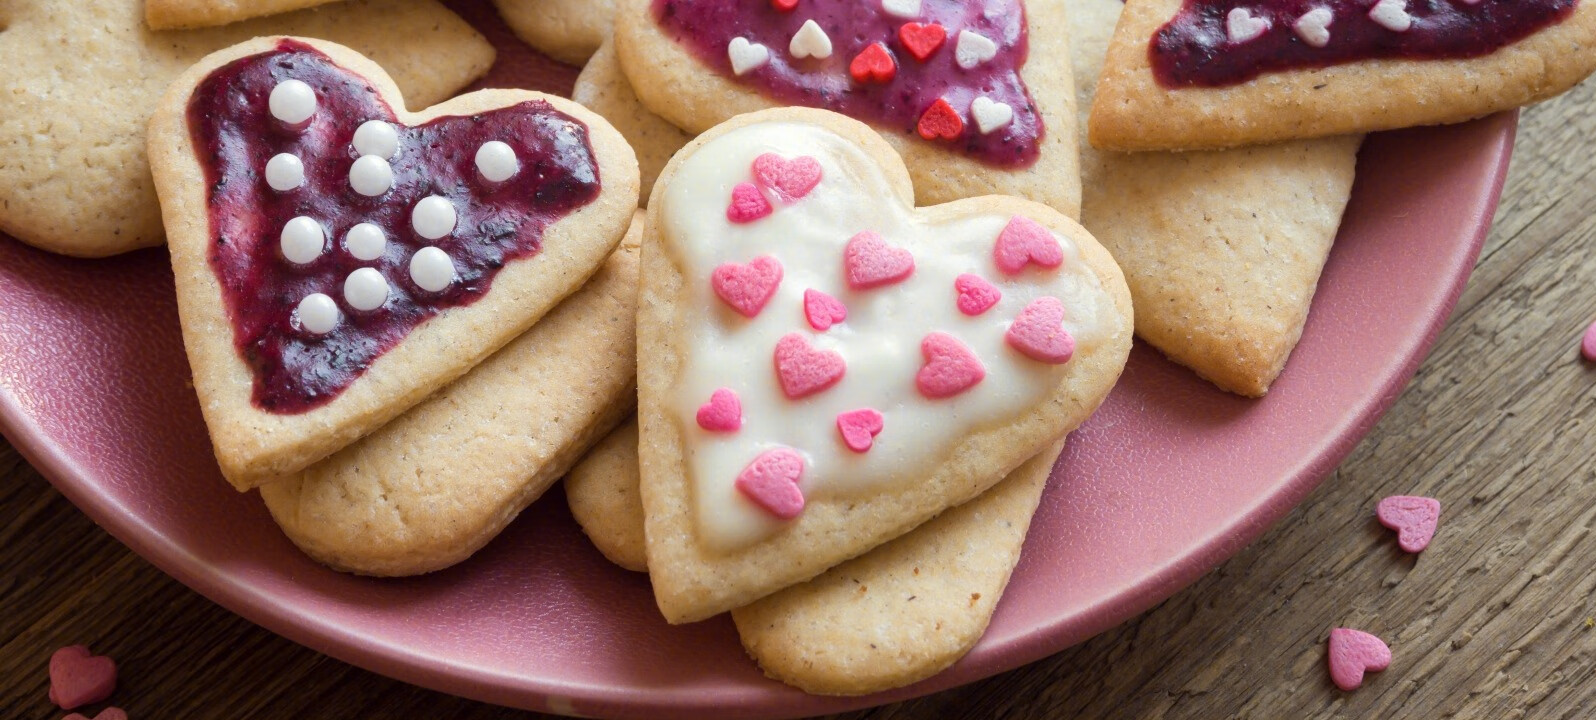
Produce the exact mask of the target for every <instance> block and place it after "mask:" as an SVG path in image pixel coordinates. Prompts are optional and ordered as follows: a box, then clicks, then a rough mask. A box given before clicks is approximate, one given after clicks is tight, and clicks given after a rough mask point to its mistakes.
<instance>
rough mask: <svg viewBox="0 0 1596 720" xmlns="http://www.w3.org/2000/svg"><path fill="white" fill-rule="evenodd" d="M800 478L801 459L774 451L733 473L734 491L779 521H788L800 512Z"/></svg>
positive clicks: (802, 498)
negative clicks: (779, 519) (735, 481)
mask: <svg viewBox="0 0 1596 720" xmlns="http://www.w3.org/2000/svg"><path fill="white" fill-rule="evenodd" d="M803 476H804V458H803V456H802V455H799V454H798V453H797V452H796V451H794V450H789V449H787V448H776V449H774V450H766V451H765V452H763V453H760V455H759V457H757V458H754V461H753V462H751V463H749V464H748V467H745V468H743V471H742V472H740V473H738V474H737V483H736V484H737V490H738V492H741V493H742V494H743V495H744V496H745V497H747V498H748V499H749V500H752V501H753V502H754V504H755V505H758V506H760V507H762V508H764V509H765V511H766V512H769V513H770V514H771V515H775V516H776V517H778V518H781V519H782V520H791V519H793V518H795V517H798V514H799V513H802V512H803V511H804V493H803V491H802V490H799V489H798V481H800V480H802V479H803Z"/></svg>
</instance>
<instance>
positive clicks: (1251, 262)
mask: <svg viewBox="0 0 1596 720" xmlns="http://www.w3.org/2000/svg"><path fill="white" fill-rule="evenodd" d="M324 3H325V4H326V6H325V7H321V8H311V9H301V8H308V6H311V5H321V4H324ZM495 4H496V5H497V6H498V8H499V11H500V13H501V14H502V16H503V18H504V20H505V22H506V23H507V24H509V25H510V27H511V28H512V29H514V31H515V32H516V33H517V34H518V35H520V36H521V37H522V38H523V39H525V40H526V41H527V42H528V43H529V44H532V45H534V46H535V47H538V48H540V49H542V50H543V51H545V52H546V53H548V54H549V55H551V56H553V57H555V58H558V59H560V60H562V61H564V62H568V63H585V68H584V70H583V71H582V74H581V76H580V78H579V79H578V82H577V85H576V89H575V91H574V93H573V95H574V100H573V99H566V98H562V97H556V96H551V95H547V94H544V93H538V92H532V91H526V90H482V91H477V92H472V93H469V94H465V95H460V96H457V97H453V98H452V99H446V98H449V97H450V96H451V95H452V94H453V93H455V92H456V91H458V90H459V89H460V88H461V87H463V86H464V85H465V84H467V83H469V82H470V81H471V80H472V79H474V78H475V77H477V76H479V75H480V74H481V73H482V72H484V71H485V70H486V68H487V67H488V66H489V65H490V64H491V63H492V59H493V53H492V49H491V47H489V46H488V45H487V44H486V43H485V42H484V41H483V40H482V38H481V37H480V36H478V35H477V34H476V33H475V32H474V31H473V30H471V29H470V28H469V26H466V25H465V24H464V23H463V22H461V21H460V20H459V18H457V17H455V16H454V15H452V14H451V13H450V12H449V11H448V10H446V9H444V8H443V7H441V6H438V5H436V4H434V3H433V2H431V0H408V1H404V2H400V1H397V0H350V1H348V2H327V0H319V1H318V0H276V1H275V2H256V3H234V2H205V1H203V0H146V2H145V3H144V4H143V12H142V13H140V11H139V3H137V2H134V1H133V0H93V1H91V2H83V3H78V4H76V5H75V6H74V8H73V9H71V10H66V9H60V8H54V7H51V4H50V3H46V2H44V1H43V0H34V1H33V2H31V3H30V2H28V1H26V0H23V1H21V2H18V3H15V4H14V5H15V7H13V8H10V9H8V10H7V11H5V12H6V13H7V14H9V17H7V18H3V19H5V20H7V21H8V22H9V23H10V24H11V25H12V26H13V27H16V26H18V25H27V26H30V27H32V28H33V31H34V32H33V34H32V35H30V37H43V38H46V39H47V40H48V39H50V38H54V40H50V41H51V42H59V43H61V44H63V45H66V46H73V45H74V44H77V45H83V46H84V48H85V50H86V52H85V53H84V55H85V56H87V57H91V58H92V60H91V62H93V63H95V64H96V68H95V70H96V73H95V77H96V81H98V80H99V78H106V77H110V78H125V79H126V83H127V84H128V85H129V87H130V90H129V91H128V92H126V93H123V94H118V96H117V97H116V98H115V100H114V101H110V100H105V99H102V96H101V94H100V93H99V92H98V88H96V87H94V86H90V85H88V84H87V83H85V84H84V86H83V87H62V86H60V85H59V84H57V85H55V86H52V87H48V88H46V87H44V86H39V87H34V86H33V85H32V83H37V82H43V81H42V80H36V79H35V78H42V77H48V76H51V75H54V74H59V73H54V71H53V69H52V68H50V67H47V66H48V65H49V64H50V63H52V62H79V61H80V60H81V58H77V57H74V58H71V59H69V60H46V59H45V58H42V57H41V56H40V53H38V52H31V53H30V52H28V48H23V47H17V46H15V45H14V44H9V43H13V42H14V38H15V37H16V36H17V35H18V34H17V33H11V34H7V35H4V36H0V60H8V61H10V62H9V64H5V63H0V64H3V65H5V66H7V67H12V68H20V71H19V72H17V73H14V74H15V75H17V76H19V79H15V80H14V81H13V85H14V92H13V95H14V96H16V97H20V98H22V102H23V103H24V104H26V105H28V106H29V107H30V113H28V115H27V117H29V118H34V119H32V120H28V122H49V121H50V120H51V119H52V118H59V117H61V116H63V115H65V114H66V113H67V112H68V111H69V109H76V110H77V111H78V112H81V108H82V105H83V104H84V103H91V102H106V103H108V104H107V105H106V107H105V108H103V112H101V113H99V115H98V121H97V122H94V123H82V124H79V125H75V126H74V129H73V130H72V132H71V133H60V132H52V131H51V128H48V127H44V128H40V127H22V126H19V125H17V124H16V123H19V122H23V121H22V120H20V119H12V118H4V119H5V120H6V122H5V123H4V124H0V133H3V136H0V142H3V143H7V144H9V145H10V146H11V147H12V149H13V150H14V151H15V152H13V156H16V155H18V154H19V153H20V154H21V155H22V159H23V160H24V161H25V162H21V163H14V164H6V165H0V191H3V192H5V193H8V198H9V199H10V200H11V203H12V206H13V210H11V211H8V212H7V213H4V214H0V230H4V231H5V232H8V233H10V234H12V235H15V236H16V237H18V238H20V239H22V240H24V241H25V242H29V243H30V244H34V245H37V246H39V247H41V248H45V249H49V250H54V251H57V252H62V253H66V254H72V255H79V256H87V257H98V256H106V255H112V254H115V253H119V252H123V251H127V250H131V249H134V248H138V247H143V246H148V245H153V244H158V243H159V242H161V241H162V240H163V238H164V240H165V242H166V243H167V244H168V246H169V248H170V254H171V259H172V267H173V271H174V275H175V278H176V289H177V293H178V295H179V297H178V301H179V303H178V305H179V310H180V315H181V321H182V327H183V335H184V342H185V346H186V348H187V351H188V356H189V360H190V364H191V366H192V369H193V374H194V390H195V393H196V394H197V395H198V397H199V400H200V404H201V407H202V410H203V413H204V417H205V420H206V422H207V424H208V426H209V428H210V434H211V438H212V442H213V445H214V449H215V452H216V457H217V461H218V464H219V466H220V468H221V470H222V474H223V475H224V476H225V477H226V478H227V480H228V481H230V482H231V483H232V484H233V485H234V486H236V487H237V488H238V489H239V490H240V491H248V490H254V489H258V490H259V492H260V496H261V497H262V498H263V500H264V501H265V503H266V505H267V507H268V508H269V509H270V511H271V514H272V516H273V517H274V518H275V519H276V520H277V522H278V523H279V524H280V525H281V526H282V528H283V530H284V532H285V533H286V534H287V535H288V537H289V538H291V539H292V540H293V541H294V542H295V543H296V544H297V545H299V547H301V548H302V549H303V550H304V551H305V552H306V553H308V554H309V555H310V556H312V557H314V558H316V559H317V560H319V561H321V562H323V563H325V564H327V565H329V566H331V567H333V568H335V569H338V570H342V571H347V572H353V573H359V574H364V575H372V576H402V575H414V574H420V573H426V572H431V571H434V570H438V569H441V568H444V567H448V566H450V565H453V564H455V563H458V562H460V561H462V560H464V559H465V558H467V557H469V556H470V555H471V554H472V553H474V552H475V551H476V550H478V549H480V548H481V547H482V546H483V545H484V544H486V543H487V542H488V541H489V540H491V539H492V538H493V537H494V536H495V535H496V534H497V533H498V532H499V531H500V530H502V529H503V528H504V527H505V526H506V525H507V524H508V523H509V522H511V521H512V520H513V519H514V518H515V517H516V515H517V514H519V513H520V511H521V510H523V509H524V508H526V507H527V505H529V504H530V503H531V502H533V501H534V500H536V499H537V498H538V497H539V496H541V495H542V494H543V493H544V492H545V491H546V490H547V489H548V488H549V487H550V486H551V485H552V484H553V483H554V482H556V481H558V480H559V479H560V478H561V477H565V478H566V496H567V498H568V500H569V503H570V507H571V510H572V513H573V515H574V516H575V517H576V518H577V520H578V522H579V523H580V524H581V525H582V527H583V528H584V529H585V530H586V532H587V534H588V536H589V537H590V538H591V539H592V540H593V542H594V544H595V545H596V546H598V548H599V549H600V550H601V551H602V552H603V553H604V555H605V556H606V557H608V558H610V559H611V560H613V561H614V562H615V563H616V564H618V565H620V566H622V567H624V568H627V569H629V570H636V571H646V572H648V573H649V577H650V580H651V582H652V586H653V589H654V594H655V598H656V600H657V603H658V606H659V609H660V612H661V615H662V620H663V621H664V622H669V623H687V622H695V621H699V620H703V619H706V618H710V617H714V616H717V615H720V614H722V613H727V612H729V613H730V614H731V616H732V618H733V620H734V621H735V623H736V626H737V630H738V633H739V635H740V636H741V638H742V641H743V644H744V646H745V647H746V648H747V650H748V652H749V654H750V655H751V656H752V657H753V659H754V660H755V661H756V662H758V663H759V664H760V666H761V667H762V668H763V669H764V671H765V672H766V673H767V674H768V675H770V676H771V677H773V678H776V679H778V680H781V681H783V682H786V683H788V684H791V685H794V686H796V687H799V688H801V689H803V690H805V691H808V692H813V693H826V694H862V693H870V692H876V691H880V690H885V689H889V688H893V687H898V686H902V685H906V684H909V683H912V682H915V681H918V680H921V679H924V678H926V677H929V676H931V675H934V674H936V673H938V672H940V671H942V670H943V669H945V668H946V667H948V666H949V665H951V664H952V663H953V662H955V661H956V660H958V659H959V658H960V657H962V656H963V655H964V654H965V653H966V652H968V651H969V649H970V648H971V647H972V646H973V645H974V644H975V643H976V641H977V640H979V639H980V637H981V635H982V633H983V632H984V631H985V628H986V626H987V624H988V621H989V620H990V618H991V616H992V613H993V611H994V609H995V608H996V606H997V604H998V601H999V599H1000V598H1001V597H1002V595H1003V590H1004V588H1005V586H1006V585H1007V583H1008V580H1009V576H1010V574H1011V572H1012V570H1013V568H1014V566H1015V564H1016V563H1017V561H1018V559H1019V556H1020V551H1021V548H1022V546H1023V543H1024V540H1025V536H1026V532H1027V528H1028V527H1029V524H1030V520H1031V516H1032V514H1033V513H1034V511H1035V510H1036V508H1037V506H1038V503H1039V501H1040V499H1041V497H1042V495H1043V493H1044V491H1045V489H1046V487H1047V484H1048V478H1049V476H1050V474H1051V470H1052V468H1053V465H1054V463H1055V461H1056V459H1057V458H1058V456H1059V453H1060V452H1061V449H1062V447H1063V444H1064V441H1065V438H1066V436H1067V435H1068V434H1069V433H1070V432H1071V431H1072V430H1074V429H1075V428H1076V427H1078V426H1079V425H1080V424H1081V423H1083V422H1084V421H1085V420H1086V419H1087V418H1088V417H1089V416H1090V415H1091V414H1092V413H1093V412H1094V411H1095V410H1096V409H1097V407H1098V406H1099V405H1100V404H1101V403H1102V402H1103V400H1104V399H1105V398H1106V397H1107V395H1108V394H1109V392H1110V391H1111V390H1112V388H1113V387H1114V385H1115V383H1116V382H1117V380H1118V378H1119V376H1120V373H1121V371H1122V370H1123V369H1124V367H1125V363H1126V360H1127V357H1128V355H1129V352H1130V349H1131V344H1132V337H1133V335H1138V336H1140V337H1141V338H1143V340H1144V341H1146V342H1147V343H1149V344H1151V345H1153V346H1154V347H1157V348H1158V349H1159V350H1161V351H1162V352H1164V353H1165V354H1166V355H1167V356H1169V357H1170V358H1171V359H1173V360H1175V361H1176V362H1179V363H1181V364H1183V365H1185V366H1187V367H1190V368H1191V369H1192V370H1193V371H1195V372H1197V373H1198V374H1200V375H1201V376H1203V377H1205V378H1207V379H1209V380H1211V381H1212V382H1213V383H1214V384H1215V385H1217V386H1218V387H1219V388H1221V389H1223V390H1226V391H1230V392H1233V393H1237V394H1241V395H1245V396H1252V397H1258V396H1262V395H1264V394H1265V393H1266V392H1267V391H1268V389H1269V387H1270V385H1271V383H1272V382H1273V381H1274V380H1275V378H1276V377H1278V376H1279V374H1280V373H1281V372H1282V371H1283V370H1284V368H1285V367H1286V365H1287V361H1288V358H1289V357H1290V354H1291V352H1292V349H1293V348H1294V347H1295V345H1296V343H1297V340H1298V338H1299V337H1300V335H1301V332H1302V328H1303V324H1304V322H1305V321H1306V318H1307V314H1308V312H1309V307H1310V305H1311V301H1312V298H1313V295H1314V290H1315V287H1316V286H1317V283H1318V278H1319V274H1320V271H1321V270H1322V268H1323V266H1324V263H1325V260H1326V258H1327V256H1328V253H1329V251H1330V247H1331V244H1332V242H1333V240H1334V238H1335V236H1336V233H1337V229H1338V227H1339V223H1340V218H1341V214H1342V211H1343V209H1344V208H1345V206H1346V203H1347V200H1348V198H1349V196H1350V192H1351V186H1352V182H1353V178H1354V174H1355V166H1356V154H1357V151H1358V147H1359V143H1360V140H1361V136H1362V134H1363V133H1366V132H1371V131H1376V130H1384V129H1389V128H1395V127H1404V126H1410V125H1416V124H1433V123H1447V122H1458V121H1462V120H1467V119H1470V118H1473V117H1478V116H1481V115H1483V114H1487V113H1491V112H1495V111H1499V110H1503V109H1507V108H1512V107H1516V106H1518V105H1522V104H1525V103H1529V102H1534V101H1537V100H1540V99H1544V98H1546V97H1550V96H1552V95H1555V94H1557V93H1560V92H1563V91H1565V90H1567V89H1568V88H1569V87H1571V86H1572V85H1573V84H1575V83H1577V82H1579V81H1580V80H1581V79H1583V78H1584V77H1585V76H1586V75H1588V74H1589V73H1590V72H1591V71H1592V69H1593V68H1596V10H1593V9H1592V7H1591V5H1590V4H1589V3H1581V2H1579V0H1436V1H1435V2H1417V1H1416V0H1379V1H1378V2H1370V1H1369V0H1311V1H1310V0H1304V1H1303V2H1271V3H1263V2H1255V3H1253V4H1248V3H1246V2H1242V1H1238V0H1128V2H1123V3H1122V2H1121V0H1045V1H1044V0H1030V1H1029V2H1026V1H1024V0H982V1H981V2H951V1H949V0H862V1H861V0H769V2H764V1H760V2H728V1H726V0H614V2H613V3H610V2H594V1H592V0H581V1H569V2H568V1H566V0H495ZM257 16H258V17H257ZM251 17H254V18H255V19H247V18H251ZM91 24H92V26H95V27H104V28H107V30H108V34H107V36H106V37H105V38H102V39H99V40H98V43H99V46H98V48H97V49H96V50H95V51H94V52H92V53H91V52H87V48H88V47H89V45H87V44H86V43H91V41H92V40H93V39H91V38H86V37H85V33H83V32H79V31H77V30H74V28H81V27H87V26H90V25H91ZM52 57H60V55H52ZM390 73H392V75H390ZM81 75H82V73H74V75H73V76H81ZM68 91H70V92H68ZM410 104H414V105H416V106H418V107H424V108H425V109H421V110H411V109H409V105H410ZM52 108H53V109H54V110H55V112H51V111H52ZM40 136H48V137H52V139H51V140H50V141H49V142H46V143H38V142H32V141H31V140H29V139H28V138H34V137H40ZM130 138H131V139H130ZM83 147H94V148H95V152H98V153H101V154H102V155H103V157H100V158H96V159H94V161H93V162H92V163H91V162H87V161H85V164H86V165H90V166H93V167H111V168H115V173H111V172H107V173H105V174H104V176H96V177H77V175H76V174H74V173H58V172H41V171H40V169H39V168H41V167H54V166H55V165H63V166H65V165H71V164H72V163H73V162H74V159H73V158H71V157H70V153H71V152H77V151H78V150H76V149H77V148H83ZM47 154H48V155H47ZM11 196H14V197H11ZM156 197H158V199H159V202H158V204H157V203H156V202H154V198H156ZM18 207H20V208H23V209H21V210H17V209H15V208H18ZM640 207H641V208H642V209H641V210H639V208H640ZM157 208H158V214H157ZM85 210H87V212H85ZM85 217H86V218H89V219H88V220H85V221H79V220H78V219H81V218H85ZM1133 308H1134V309H1133ZM634 409H635V410H636V415H635V419H634V417H633V411H634ZM374 582H380V581H377V580H374Z"/></svg>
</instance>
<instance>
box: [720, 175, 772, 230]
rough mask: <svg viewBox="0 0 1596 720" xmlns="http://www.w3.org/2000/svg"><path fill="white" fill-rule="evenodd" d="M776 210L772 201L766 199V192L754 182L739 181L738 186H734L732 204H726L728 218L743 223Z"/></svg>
mask: <svg viewBox="0 0 1596 720" xmlns="http://www.w3.org/2000/svg"><path fill="white" fill-rule="evenodd" d="M774 211H775V208H773V207H771V206H770V201H769V200H767V199H765V194H764V193H762V192H760V191H759V188H757V187H754V184H753V183H738V185H737V187H734V188H732V196H731V204H730V205H728V206H726V219H727V220H730V221H732V222H734V223H737V224H739V225H741V224H743V223H751V222H753V221H755V220H758V219H760V218H762V217H765V216H766V215H769V214H770V213H772V212H774Z"/></svg>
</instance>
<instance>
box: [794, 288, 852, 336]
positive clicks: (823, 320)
mask: <svg viewBox="0 0 1596 720" xmlns="http://www.w3.org/2000/svg"><path fill="white" fill-rule="evenodd" d="M804 317H805V318H806V319H808V320H809V327H812V328H814V329H816V330H819V331H821V332H825V331H826V330H829V329H831V326H832V325H836V324H837V323H840V322H842V321H844V320H847V319H848V306H846V305H843V304H842V301H841V300H838V299H836V298H834V297H832V296H830V295H827V294H825V293H823V292H820V291H819V290H815V289H813V288H810V289H808V290H805V291H804Z"/></svg>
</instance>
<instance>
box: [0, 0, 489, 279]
mask: <svg viewBox="0 0 1596 720" xmlns="http://www.w3.org/2000/svg"><path fill="white" fill-rule="evenodd" d="M0 26H3V27H4V28H5V31H4V32H0V84H3V87H4V93H5V97H6V102H5V103H4V104H0V155H3V156H4V157H5V158H7V161H6V162H0V231H3V232H5V233H6V234H9V235H11V236H13V237H15V238H17V239H18V240H21V241H22V242H25V243H27V244H29V245H33V246H35V247H38V248H42V249H44V250H49V251H51V252H57V253H62V254H65V255H76V256H80V257H104V256H107V255H115V254H117V253H122V252H127V251H129V250H134V249H137V248H141V247H149V246H152V245H159V244H161V242H162V241H163V234H162V230H161V212H160V203H159V202H158V201H157V200H156V197H155V185H154V184H153V182H152V181H151V179H150V168H149V160H148V159H147V155H146V152H145V144H144V129H145V126H146V124H147V123H148V121H149V119H150V115H151V114H152V113H153V112H154V111H155V106H156V104H157V103H158V102H159V101H160V98H161V95H162V93H164V92H166V88H167V86H168V85H170V84H171V83H172V81H173V80H174V79H176V78H177V76H178V75H181V74H182V73H183V71H184V70H186V69H188V67H189V66H191V65H193V64H194V63H195V62H197V61H198V60H199V59H200V58H202V57H204V56H205V55H206V54H208V53H211V52H214V51H216V50H219V49H221V48H224V47H227V46H229V45H232V44H234V43H238V42H242V41H244V40H248V39H250V38H252V37H258V36H263V35H302V36H308V37H319V38H326V39H328V40H331V41H333V42H337V43H340V44H342V45H346V46H348V47H350V48H353V49H355V50H356V51H357V52H360V53H362V54H364V55H366V56H367V57H370V58H372V59H373V60H374V61H375V62H377V63H378V64H380V65H382V66H383V67H386V68H388V69H389V70H390V71H391V72H392V74H393V78H394V82H395V83H397V84H398V86H399V88H400V89H402V90H404V93H405V96H406V97H407V98H409V99H411V100H413V101H415V102H417V103H419V104H421V105H423V106H426V105H431V104H433V103H437V102H440V101H442V100H443V99H445V98H447V97H449V96H450V95H452V94H454V93H455V91H457V90H459V89H460V88H462V87H465V86H466V85H467V84H468V83H470V82H471V81H472V80H473V79H475V78H476V77H478V76H479V75H481V74H482V73H484V72H486V71H487V69H488V66H490V65H492V64H493V56H494V54H493V47H492V46H491V45H489V44H488V43H487V41H486V40H484V39H483V38H482V36H481V35H478V34H477V32H476V31H475V30H473V29H471V26H470V25H467V24H466V23H465V21H464V20H461V19H460V18H459V17H456V16H455V15H454V13H451V12H449V11H448V10H446V9H444V7H443V6H442V5H440V4H438V3H437V2H434V1H433V0H351V1H350V2H341V3H337V4H335V5H329V6H327V7H325V8H318V9H314V10H305V11H301V12H296V13H290V14H287V15H279V16H276V17H271V18H264V19H260V20H252V21H249V22H243V23H237V24H233V25H228V26H225V27H219V28H211V29H205V30H192V31H177V32H152V31H151V30H150V29H149V28H148V27H145V25H144V17H143V15H142V13H141V12H140V3H139V2H137V1H136V0H75V1H74V2H52V1H50V0H11V1H10V2H7V3H6V4H5V7H4V9H0ZM69 119H70V122H68V120H69ZM71 168H88V169H92V172H91V171H88V170H85V171H82V172H75V171H72V170H71Z"/></svg>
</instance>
